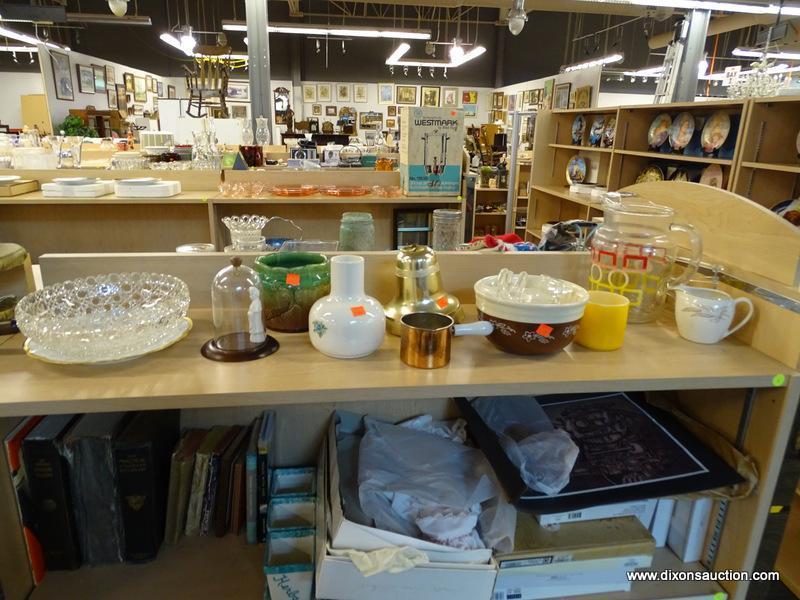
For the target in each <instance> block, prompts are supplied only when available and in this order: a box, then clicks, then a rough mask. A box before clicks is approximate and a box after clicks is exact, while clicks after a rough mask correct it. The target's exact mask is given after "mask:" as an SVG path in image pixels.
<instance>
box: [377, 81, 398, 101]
mask: <svg viewBox="0 0 800 600" xmlns="http://www.w3.org/2000/svg"><path fill="white" fill-rule="evenodd" d="M378 104H394V83H392V82H390V81H388V82H383V83H379V84H378Z"/></svg>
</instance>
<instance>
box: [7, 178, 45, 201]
mask: <svg viewBox="0 0 800 600" xmlns="http://www.w3.org/2000/svg"><path fill="white" fill-rule="evenodd" d="M38 190H39V182H38V181H36V180H35V179H17V180H15V181H9V182H6V183H0V196H3V197H8V196H20V195H21V194H27V193H28V192H36V191H38Z"/></svg>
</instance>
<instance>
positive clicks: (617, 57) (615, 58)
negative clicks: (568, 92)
mask: <svg viewBox="0 0 800 600" xmlns="http://www.w3.org/2000/svg"><path fill="white" fill-rule="evenodd" d="M623 60H625V55H624V54H621V53H616V54H609V55H608V56H603V57H600V58H594V59H592V60H587V61H585V62H582V63H575V64H574V65H567V66H566V67H561V72H562V73H571V72H572V71H582V70H583V69H591V68H592V67H602V66H605V65H613V64H615V63H618V62H622V61H623Z"/></svg>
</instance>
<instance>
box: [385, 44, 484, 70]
mask: <svg viewBox="0 0 800 600" xmlns="http://www.w3.org/2000/svg"><path fill="white" fill-rule="evenodd" d="M410 49H411V46H409V45H408V44H406V43H405V42H403V43H402V44H400V45H399V46H398V47H397V48H395V51H394V52H392V54H391V55H390V56H389V58H387V59H386V64H387V65H393V66H400V67H444V68H448V67H449V68H455V67H460V66H461V65H463V64H464V63H467V62H469V61H471V60H473V59H475V58H478V57H479V56H480V55H481V54H483V53H484V52H486V48H484V47H483V46H475V47H474V48H472V50H470V51H469V52H467V53H466V54H464V55H462V56H458V53H456V56H455V57H454V56H453V54H452V53H451V55H450V60H414V59H407V60H403V56H404V55H405V53H406V52H408V51H409V50H410Z"/></svg>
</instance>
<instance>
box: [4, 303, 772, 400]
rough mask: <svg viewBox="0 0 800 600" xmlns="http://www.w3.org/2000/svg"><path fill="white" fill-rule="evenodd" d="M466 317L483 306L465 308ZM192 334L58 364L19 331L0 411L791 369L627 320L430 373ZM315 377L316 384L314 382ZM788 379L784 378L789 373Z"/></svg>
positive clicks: (396, 345) (697, 379)
mask: <svg viewBox="0 0 800 600" xmlns="http://www.w3.org/2000/svg"><path fill="white" fill-rule="evenodd" d="M466 312H467V315H468V318H470V319H471V318H474V316H475V309H474V307H473V306H467V307H466ZM192 317H193V319H194V328H193V329H192V331H191V332H190V333H189V335H188V336H187V337H186V339H184V340H182V341H180V342H178V343H177V344H175V345H174V346H172V347H170V348H168V349H166V350H163V351H161V352H157V353H155V354H152V355H149V356H145V357H143V358H140V359H137V360H132V361H128V362H124V363H121V364H116V365H104V366H77V365H73V366H58V365H51V364H46V363H43V362H40V361H37V360H34V359H31V358H29V357H28V356H26V355H25V353H24V352H23V351H22V343H23V336H22V335H19V334H18V335H16V336H14V337H13V338H12V339H11V340H10V341H8V342H7V343H5V344H3V345H2V346H0V380H1V381H3V382H4V383H3V387H4V393H3V394H2V395H0V416H10V415H23V414H54V413H69V412H102V411H117V410H149V409H156V408H190V407H191V408H202V407H214V406H245V405H257V406H269V405H277V404H299V403H313V402H349V401H356V400H379V401H383V400H394V399H403V398H406V399H407V398H447V397H452V396H480V395H486V394H492V395H503V394H549V393H572V392H601V391H608V390H610V389H613V390H620V391H629V390H654V389H655V390H668V389H706V388H744V387H772V386H773V378H774V377H775V375H777V374H779V373H787V372H788V369H787V367H785V366H784V365H782V364H781V363H779V362H777V361H776V360H773V359H771V358H769V357H767V356H766V355H764V354H761V353H760V352H758V351H757V350H754V349H752V348H750V347H749V346H747V345H745V344H743V343H741V342H739V341H736V340H732V339H728V340H725V341H724V342H722V343H720V344H717V345H714V346H705V345H703V344H693V343H691V342H688V341H686V340H684V339H683V338H681V337H680V336H679V335H678V333H677V331H676V330H675V328H674V325H673V323H671V322H670V321H666V322H664V323H647V324H638V325H629V326H628V331H627V333H626V335H625V346H624V347H623V348H622V349H621V350H619V351H617V352H592V351H591V350H587V349H585V348H582V347H580V346H577V345H574V344H573V345H572V346H571V347H570V348H569V350H568V351H565V352H559V353H557V354H554V355H551V356H541V357H533V356H531V357H525V356H516V355H513V354H507V353H505V352H501V351H500V350H497V349H495V348H494V347H493V346H492V345H491V344H490V343H489V342H488V341H486V340H485V339H483V338H478V337H465V338H463V339H459V340H458V344H457V346H456V347H455V348H454V351H453V355H452V362H451V363H450V365H449V366H448V367H446V368H443V369H436V370H434V371H426V370H423V369H413V368H411V367H408V366H406V365H404V364H403V363H402V362H401V361H400V360H399V359H398V356H399V350H400V340H399V338H397V337H395V336H391V335H387V336H386V339H385V340H384V342H383V346H382V347H381V348H380V349H379V350H378V351H377V352H376V353H375V354H373V355H372V356H369V357H367V358H363V359H360V360H336V359H333V358H328V357H326V356H324V355H322V354H320V353H319V352H316V351H314V349H313V348H312V346H311V343H310V342H309V340H308V334H307V333H298V334H282V333H274V334H273V335H274V336H275V338H276V339H278V341H279V342H280V344H281V347H280V350H279V351H278V352H277V353H276V354H275V355H273V356H270V357H269V358H266V359H264V360H262V361H259V362H258V363H257V364H256V363H217V362H212V361H209V360H206V359H205V358H203V357H202V356H201V354H200V347H201V346H202V345H203V343H205V342H206V341H207V340H208V339H210V338H211V337H212V335H213V327H212V324H211V320H210V314H209V311H208V310H201V311H196V312H194V313H193V314H192ZM309 373H313V377H309ZM787 379H788V378H787Z"/></svg>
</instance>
